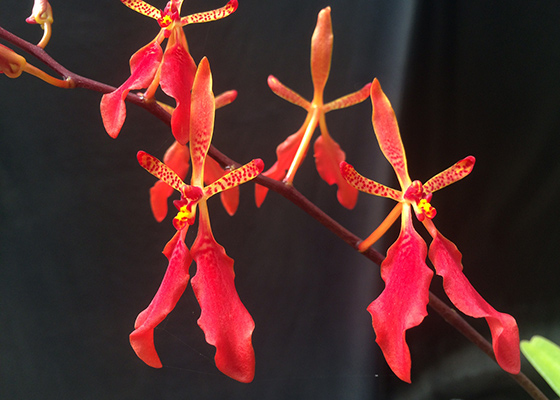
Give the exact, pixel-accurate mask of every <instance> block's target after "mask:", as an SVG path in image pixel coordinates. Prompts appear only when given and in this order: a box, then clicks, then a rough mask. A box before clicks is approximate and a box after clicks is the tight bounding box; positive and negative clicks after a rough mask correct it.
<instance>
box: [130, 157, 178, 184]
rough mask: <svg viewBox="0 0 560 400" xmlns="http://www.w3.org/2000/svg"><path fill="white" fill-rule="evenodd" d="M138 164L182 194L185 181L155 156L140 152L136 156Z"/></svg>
mask: <svg viewBox="0 0 560 400" xmlns="http://www.w3.org/2000/svg"><path fill="white" fill-rule="evenodd" d="M136 158H137V159H138V163H139V164H140V165H141V166H142V167H143V168H144V169H145V170H146V171H148V172H149V173H150V174H152V175H153V176H155V177H156V178H159V179H161V180H162V181H164V182H165V183H167V184H168V185H169V186H171V187H172V188H173V189H175V190H177V191H179V192H181V193H182V187H183V186H184V185H185V183H184V182H183V180H182V179H181V178H180V177H179V175H177V173H176V172H175V171H173V170H172V169H171V168H169V167H168V166H167V165H165V164H164V163H162V162H161V161H160V160H158V159H157V158H155V157H154V156H152V155H150V154H148V153H146V152H145V151H139V152H138V153H137V154H136Z"/></svg>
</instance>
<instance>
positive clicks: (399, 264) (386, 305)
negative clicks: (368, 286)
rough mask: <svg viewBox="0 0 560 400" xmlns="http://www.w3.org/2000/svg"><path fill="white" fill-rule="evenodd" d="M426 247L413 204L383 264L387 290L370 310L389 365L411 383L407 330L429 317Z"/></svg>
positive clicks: (429, 272)
mask: <svg viewBox="0 0 560 400" xmlns="http://www.w3.org/2000/svg"><path fill="white" fill-rule="evenodd" d="M426 253H427V249H426V244H425V243H424V241H423V240H422V238H421V237H420V235H419V234H418V233H417V232H416V231H415V230H414V227H413V225H412V217H411V210H410V205H404V206H403V213H402V226H401V233H400V235H399V238H398V239H397V241H396V242H395V243H394V244H393V245H392V246H391V247H390V248H389V250H388V251H387V258H386V259H385V260H384V261H383V262H382V263H381V278H383V281H385V289H384V290H383V292H382V293H381V295H380V296H379V297H378V298H377V299H375V300H374V301H373V302H372V303H371V304H370V305H369V307H368V311H369V312H370V313H371V316H372V322H373V329H374V330H375V334H376V336H377V338H376V342H377V343H378V344H379V346H380V347H381V350H382V351H383V354H384V356H385V359H386V360H387V363H388V364H389V366H390V367H391V369H392V370H393V372H394V373H395V374H396V375H397V376H398V377H399V378H400V379H402V380H403V381H405V382H410V367H411V360H410V351H409V349H408V345H407V344H406V339H405V334H406V331H407V330H408V329H410V328H412V327H415V326H417V325H419V324H420V323H421V322H422V320H423V319H424V317H425V316H426V315H427V314H428V313H427V310H426V306H427V304H428V301H429V296H428V292H429V286H430V280H431V279H432V275H433V272H432V270H431V269H429V268H428V267H427V266H426V263H425V261H424V260H425V259H426Z"/></svg>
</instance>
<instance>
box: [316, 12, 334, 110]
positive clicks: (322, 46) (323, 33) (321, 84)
mask: <svg viewBox="0 0 560 400" xmlns="http://www.w3.org/2000/svg"><path fill="white" fill-rule="evenodd" d="M332 47H333V31H332V22H331V8H330V7H326V8H324V9H322V10H321V11H320V12H319V15H318V17H317V25H316V26H315V31H314V32H313V36H312V37H311V78H312V79H313V88H314V89H315V92H314V94H313V99H314V100H315V99H320V101H321V103H322V101H323V90H324V89H325V85H326V84H327V79H328V78H329V72H330V70H331V58H332Z"/></svg>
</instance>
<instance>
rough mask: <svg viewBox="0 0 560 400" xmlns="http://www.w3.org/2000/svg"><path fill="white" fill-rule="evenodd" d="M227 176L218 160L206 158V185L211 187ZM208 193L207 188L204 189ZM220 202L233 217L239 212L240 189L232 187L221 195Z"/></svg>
mask: <svg viewBox="0 0 560 400" xmlns="http://www.w3.org/2000/svg"><path fill="white" fill-rule="evenodd" d="M225 174H226V171H225V170H224V169H223V168H222V167H221V165H220V164H218V162H217V161H216V160H214V159H213V158H211V157H206V162H205V163H204V183H205V184H207V185H209V184H211V183H212V182H215V181H217V180H218V179H220V178H221V177H222V176H224V175H225ZM204 191H206V188H204ZM220 200H221V201H222V205H223V206H224V208H225V210H226V212H227V213H228V214H229V215H230V216H231V215H233V214H235V212H236V211H237V207H238V206H239V187H232V188H230V189H227V190H225V191H223V192H222V193H220Z"/></svg>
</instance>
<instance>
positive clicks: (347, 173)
mask: <svg viewBox="0 0 560 400" xmlns="http://www.w3.org/2000/svg"><path fill="white" fill-rule="evenodd" d="M340 173H341V174H342V177H343V178H344V180H345V181H346V182H348V183H349V184H350V185H351V186H352V187H355V188H356V189H358V190H359V191H360V192H364V193H369V194H373V195H375V196H381V197H388V198H390V199H393V200H395V201H401V198H402V193H401V192H400V191H398V190H395V189H392V188H390V187H387V186H385V185H382V184H381V183H377V182H375V181H373V180H371V179H369V178H366V177H365V176H363V175H360V174H359V173H358V172H357V171H356V170H355V169H354V167H353V166H352V165H350V164H348V163H347V162H345V161H343V162H341V163H340Z"/></svg>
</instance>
